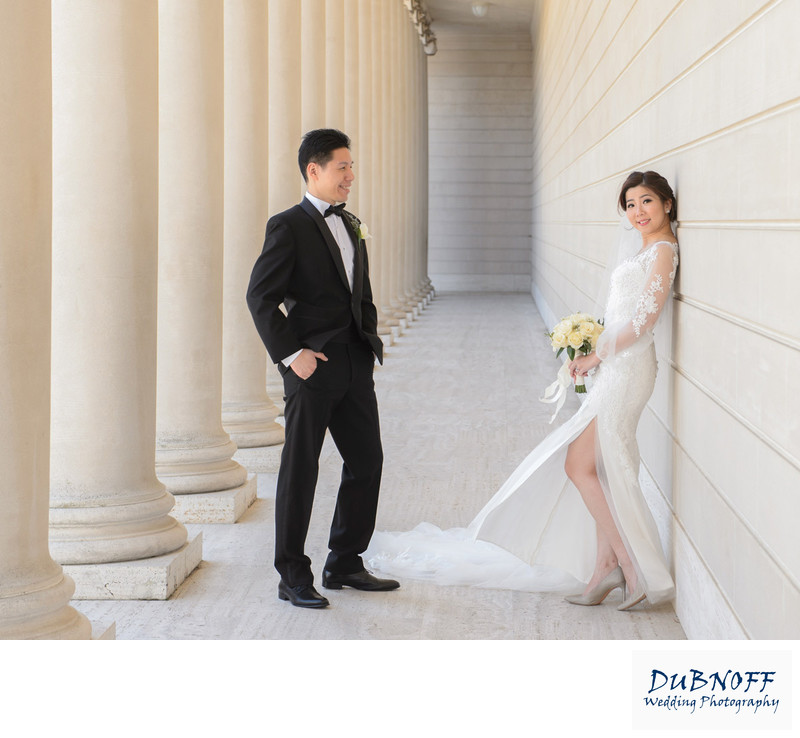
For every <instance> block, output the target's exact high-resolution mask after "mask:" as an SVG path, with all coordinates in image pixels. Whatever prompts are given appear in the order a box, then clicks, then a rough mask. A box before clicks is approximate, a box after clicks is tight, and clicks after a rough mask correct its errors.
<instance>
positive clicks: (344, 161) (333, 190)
mask: <svg viewBox="0 0 800 738" xmlns="http://www.w3.org/2000/svg"><path fill="white" fill-rule="evenodd" d="M307 172H308V191H309V192H310V193H311V194H312V195H314V196H315V197H318V198H319V199H320V200H325V202H329V203H331V205H333V204H334V203H337V202H346V201H347V196H348V195H349V194H350V185H352V184H353V180H354V179H355V177H356V176H355V174H353V158H352V157H351V156H350V149H345V148H342V149H336V150H335V151H334V152H333V158H332V159H331V160H330V161H328V163H327V164H317V163H316V162H311V163H310V164H309V165H308V169H307Z"/></svg>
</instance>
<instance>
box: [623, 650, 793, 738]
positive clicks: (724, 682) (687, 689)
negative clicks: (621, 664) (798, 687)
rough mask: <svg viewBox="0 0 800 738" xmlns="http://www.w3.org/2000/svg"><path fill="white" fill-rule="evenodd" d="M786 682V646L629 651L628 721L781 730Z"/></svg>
mask: <svg viewBox="0 0 800 738" xmlns="http://www.w3.org/2000/svg"><path fill="white" fill-rule="evenodd" d="M791 684H792V659H791V654H790V653H789V652H787V651H764V650H757V651H756V650H753V651H750V652H747V651H743V650H742V651H739V650H737V651H733V650H731V651H725V650H720V651H718V652H714V651H705V650H704V651H682V650H680V649H674V650H672V651H660V652H654V651H646V652H645V651H640V652H638V653H634V655H633V684H632V686H633V694H632V697H633V702H632V708H633V724H634V727H636V728H644V729H648V728H663V727H672V728H680V729H683V728H687V729H691V728H695V729H707V728H708V729H711V728H731V729H733V728H739V729H765V728H766V729H778V730H782V729H786V728H788V727H790V726H791V722H792V704H791V703H792V688H791Z"/></svg>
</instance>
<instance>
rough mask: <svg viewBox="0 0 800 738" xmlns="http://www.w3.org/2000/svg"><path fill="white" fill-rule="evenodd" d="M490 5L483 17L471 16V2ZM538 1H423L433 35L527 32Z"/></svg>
mask: <svg viewBox="0 0 800 738" xmlns="http://www.w3.org/2000/svg"><path fill="white" fill-rule="evenodd" d="M476 1H480V2H483V3H484V4H485V5H488V6H489V10H488V12H487V13H486V15H485V16H484V17H483V18H477V17H476V16H475V15H473V13H472V5H473V3H474V2H476ZM537 2H538V0H424V3H425V5H426V7H427V8H428V13H429V15H430V16H431V28H432V30H433V32H434V33H436V32H437V31H445V30H448V29H451V28H452V29H453V30H456V29H458V30H461V31H466V32H481V31H490V32H491V33H519V32H527V31H529V30H530V27H531V16H532V15H533V8H534V6H535V5H536V4H537Z"/></svg>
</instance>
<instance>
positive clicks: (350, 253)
mask: <svg viewBox="0 0 800 738" xmlns="http://www.w3.org/2000/svg"><path fill="white" fill-rule="evenodd" d="M306 199H307V200H308V201H309V202H310V203H311V204H312V205H313V206H314V207H315V208H316V209H317V210H319V214H320V215H322V216H323V217H324V216H325V211H326V210H327V209H328V207H329V206H330V203H327V202H325V200H320V199H319V198H318V197H314V195H312V194H311V193H310V192H306ZM325 224H326V225H327V226H328V228H329V229H330V231H331V235H332V236H333V240H334V241H336V244H337V245H338V246H339V251H340V252H341V254H342V262H343V263H344V271H345V274H346V275H347V283H348V284H349V285H350V291H351V292H352V291H353V263H354V261H355V256H356V251H355V248H354V247H353V239H351V238H350V236H349V234H348V233H347V228H346V227H345V224H344V221H343V220H342V216H341V215H329V216H328V217H327V218H325ZM302 350H303V349H300V351H295V352H294V353H293V354H292V355H291V356H287V357H286V358H285V359H283V360H282V361H281V364H283V365H284V366H285V367H287V368H288V367H289V365H290V364H291V363H292V362H293V361H294V360H295V359H296V358H297V357H298V356H300V352H301V351H302Z"/></svg>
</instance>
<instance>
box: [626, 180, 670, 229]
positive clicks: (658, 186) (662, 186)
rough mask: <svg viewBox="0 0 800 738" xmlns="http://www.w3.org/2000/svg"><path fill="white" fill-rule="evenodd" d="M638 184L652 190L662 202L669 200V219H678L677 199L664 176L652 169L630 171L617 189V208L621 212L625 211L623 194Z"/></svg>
mask: <svg viewBox="0 0 800 738" xmlns="http://www.w3.org/2000/svg"><path fill="white" fill-rule="evenodd" d="M639 185H642V186H644V187H647V188H649V189H651V190H653V192H655V193H656V195H658V197H659V198H661V201H662V202H667V200H669V201H671V202H672V207H671V208H670V209H669V219H670V220H677V219H678V201H677V200H676V199H675V193H674V192H673V191H672V187H670V186H669V182H667V180H666V179H664V177H662V176H661V175H660V174H659V173H658V172H653V171H648V172H631V173H630V174H629V175H628V178H627V179H626V180H625V181H624V182H623V183H622V189H620V191H619V208H620V210H621V211H622V212H623V213H624V212H625V195H627V194H628V190H629V189H630V188H631V187H638V186H639Z"/></svg>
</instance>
